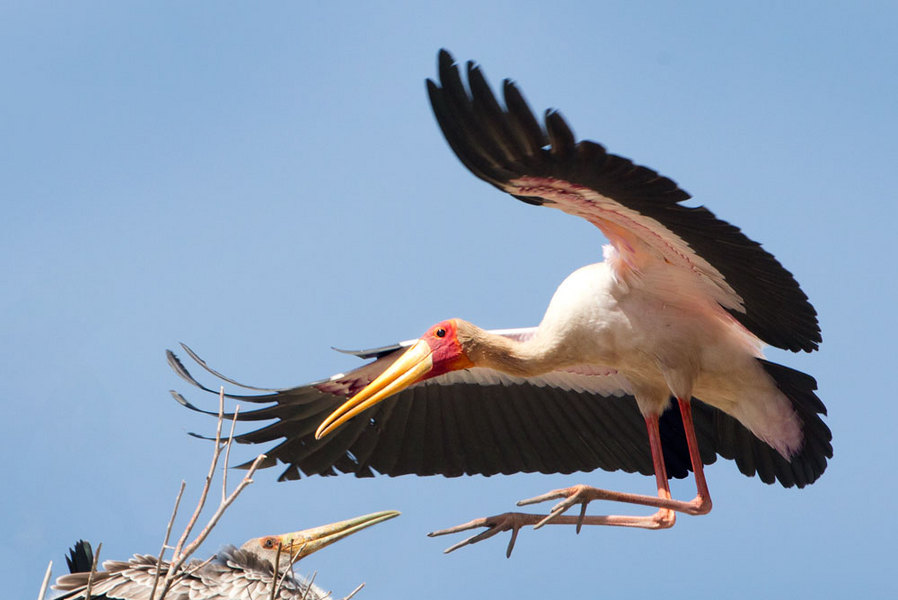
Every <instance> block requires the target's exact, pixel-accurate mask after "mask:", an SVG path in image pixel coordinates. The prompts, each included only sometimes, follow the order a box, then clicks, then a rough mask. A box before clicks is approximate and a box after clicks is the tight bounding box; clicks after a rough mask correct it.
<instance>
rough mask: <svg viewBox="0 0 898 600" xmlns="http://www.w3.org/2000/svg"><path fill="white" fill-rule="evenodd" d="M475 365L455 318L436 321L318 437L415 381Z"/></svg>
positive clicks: (337, 413) (324, 424) (333, 415)
mask: <svg viewBox="0 0 898 600" xmlns="http://www.w3.org/2000/svg"><path fill="white" fill-rule="evenodd" d="M473 366H474V363H472V362H471V360H470V359H469V358H468V357H467V355H466V354H465V351H464V348H462V345H461V342H459V340H458V324H457V322H456V320H455V319H450V320H448V321H442V322H441V323H437V324H436V325H434V326H433V327H431V328H430V329H428V330H427V332H426V333H425V334H424V335H423V336H421V337H420V338H419V339H418V341H417V342H415V343H414V344H412V346H411V347H410V348H409V349H408V350H406V351H405V353H403V354H402V355H400V357H399V358H397V359H396V362H394V363H393V364H392V365H390V366H389V367H388V368H387V369H386V370H385V371H384V372H383V373H381V374H380V376H379V377H377V379H375V380H374V381H372V382H371V383H369V384H368V385H367V386H366V387H365V388H363V389H362V391H360V392H359V393H358V394H356V395H355V396H353V397H352V398H350V399H349V400H347V401H346V402H345V403H343V405H341V406H340V408H338V409H337V410H335V411H334V412H333V413H331V414H330V416H328V417H327V418H326V419H325V420H324V422H322V423H321V425H320V426H319V427H318V430H317V431H316V432H315V439H321V438H323V437H324V436H326V435H327V434H329V433H330V432H331V431H333V430H334V429H336V428H337V427H339V426H340V425H342V424H343V423H345V422H346V421H348V420H349V419H351V418H352V417H354V416H356V415H357V414H359V413H361V412H362V411H365V410H367V409H369V408H371V407H372V406H374V405H375V404H377V403H378V402H382V401H384V400H386V399H387V398H389V397H390V396H392V395H393V394H396V393H398V392H401V391H402V390H404V389H405V388H407V387H408V386H410V385H412V384H415V383H418V382H419V381H424V380H425V379H430V378H431V377H436V376H438V375H442V374H443V373H448V372H449V371H457V370H460V369H467V368H470V367H473Z"/></svg>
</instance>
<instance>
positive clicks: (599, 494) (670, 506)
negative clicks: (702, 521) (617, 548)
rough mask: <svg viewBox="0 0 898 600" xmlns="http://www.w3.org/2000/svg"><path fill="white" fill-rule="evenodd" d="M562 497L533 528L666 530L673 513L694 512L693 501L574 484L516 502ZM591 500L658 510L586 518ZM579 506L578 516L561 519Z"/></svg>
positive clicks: (578, 531) (673, 519) (528, 503)
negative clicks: (641, 514) (568, 526)
mask: <svg viewBox="0 0 898 600" xmlns="http://www.w3.org/2000/svg"><path fill="white" fill-rule="evenodd" d="M558 498H561V499H562V500H561V502H559V503H558V504H556V505H555V506H553V507H552V510H551V511H550V512H549V514H548V515H546V516H545V517H544V518H542V519H541V520H540V521H539V522H538V523H536V525H534V527H533V528H534V529H539V528H540V527H542V526H543V525H548V524H559V525H560V524H565V523H570V522H571V520H572V519H576V520H575V521H574V522H575V523H576V525H577V533H580V528H581V527H582V526H583V525H613V526H620V527H640V528H643V529H669V528H670V527H673V526H674V524H675V523H676V519H677V517H676V514H675V513H674V511H675V510H679V511H681V512H689V513H690V514H694V513H693V506H692V505H693V504H694V503H695V501H693V502H679V501H677V500H671V499H670V496H669V495H667V497H666V498H665V497H661V498H659V497H655V496H643V495H641V494H628V493H625V492H614V491H611V490H603V489H601V488H594V487H590V486H588V485H582V484H580V485H574V486H571V487H567V488H560V489H557V490H552V491H551V492H547V493H545V494H542V495H540V496H534V497H533V498H528V499H526V500H521V501H519V502H518V506H527V505H530V504H538V503H540V502H546V501H548V500H556V499H558ZM593 500H612V501H616V502H628V503H632V504H641V505H643V506H654V507H656V508H657V509H658V510H657V511H656V512H655V513H654V514H652V515H649V516H644V517H631V516H624V515H604V516H586V505H587V504H589V503H590V502H592V501H593ZM576 504H579V505H580V514H579V515H578V516H577V517H576V518H574V517H562V515H563V514H564V513H565V512H566V511H567V510H568V509H569V508H571V507H572V506H574V505H576Z"/></svg>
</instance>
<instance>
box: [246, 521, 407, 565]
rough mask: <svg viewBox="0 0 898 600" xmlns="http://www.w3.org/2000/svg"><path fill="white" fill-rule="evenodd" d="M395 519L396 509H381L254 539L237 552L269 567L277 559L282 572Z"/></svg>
mask: <svg viewBox="0 0 898 600" xmlns="http://www.w3.org/2000/svg"><path fill="white" fill-rule="evenodd" d="M397 516H399V513H398V512H397V511H395V510H384V511H381V512H376V513H371V514H370V515H364V516H361V517H356V518H354V519H347V520H345V521H339V522H337V523H331V524H330V525H322V526H321V527H315V528H312V529H304V530H302V531H294V532H293V533H285V534H282V535H267V536H264V537H258V538H253V539H251V540H249V541H248V542H246V543H245V544H243V545H242V546H241V547H240V549H241V550H247V551H249V552H252V553H253V554H255V555H256V556H258V557H259V558H261V559H262V560H264V561H267V562H269V563H271V564H272V565H273V564H274V563H275V560H278V570H284V569H286V568H288V567H289V566H290V565H292V564H293V563H295V562H296V561H298V560H299V559H301V558H303V557H305V556H308V555H309V554H312V553H313V552H317V551H318V550H321V549H322V548H324V547H325V546H329V545H330V544H333V543H334V542H336V541H337V540H340V539H343V538H345V537H346V536H348V535H352V534H353V533H356V532H357V531H361V530H362V529H365V528H366V527H371V526H372V525H376V524H377V523H380V522H381V521H386V520H387V519H392V518H393V517H397ZM278 548H280V557H279V558H278Z"/></svg>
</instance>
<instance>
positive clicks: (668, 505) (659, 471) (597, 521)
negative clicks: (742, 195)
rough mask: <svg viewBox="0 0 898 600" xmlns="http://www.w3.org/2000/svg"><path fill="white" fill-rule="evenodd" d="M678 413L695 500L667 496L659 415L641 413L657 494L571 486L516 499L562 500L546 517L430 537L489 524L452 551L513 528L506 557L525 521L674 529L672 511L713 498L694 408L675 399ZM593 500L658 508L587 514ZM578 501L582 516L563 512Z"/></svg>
mask: <svg viewBox="0 0 898 600" xmlns="http://www.w3.org/2000/svg"><path fill="white" fill-rule="evenodd" d="M678 404H679V409H680V413H681V414H682V416H683V429H684V430H685V432H686V443H687V445H688V447H689V458H690V461H691V463H692V470H693V472H694V473H695V484H696V489H697V493H696V496H695V498H694V499H692V500H690V501H688V502H686V501H682V500H673V499H671V497H670V486H669V484H668V480H667V469H666V468H665V466H664V454H663V452H662V450H661V434H660V432H659V430H658V415H648V416H646V417H645V423H646V429H647V431H648V435H649V446H650V448H651V451H652V463H653V466H654V469H655V482H656V484H657V488H658V495H657V496H646V495H643V494H630V493H626V492H615V491H611V490H604V489H600V488H594V487H589V486H585V485H575V486H572V487H569V488H563V489H559V490H554V491H552V492H549V493H547V494H543V495H541V496H537V497H535V498H530V499H528V500H522V501H520V502H518V505H519V506H525V505H528V504H536V503H538V502H544V501H546V500H554V499H557V498H563V500H562V501H561V502H559V503H558V504H557V505H555V506H554V507H553V508H552V511H551V512H550V513H549V514H548V515H545V516H544V515H534V514H528V513H518V512H509V513H504V514H501V515H495V516H493V517H486V518H481V519H475V520H473V521H470V522H469V523H465V524H463V525H458V526H456V527H450V528H448V529H442V530H440V531H435V532H432V533H430V534H428V535H430V536H438V535H447V534H450V533H458V532H460V531H466V530H471V529H475V528H477V527H488V528H489V529H487V530H486V531H484V532H482V533H479V534H477V535H475V536H472V537H470V538H468V539H466V540H463V541H462V542H459V543H458V544H455V545H454V546H452V547H450V548H448V549H447V550H446V552H452V551H453V550H456V549H458V548H461V547H463V546H467V545H469V544H474V543H477V542H479V541H482V540H485V539H487V538H490V537H492V536H494V535H496V534H497V533H500V532H502V531H511V532H512V536H511V540H510V542H509V544H508V549H507V552H506V556H510V555H511V551H512V549H513V548H514V543H515V540H516V539H517V534H518V530H519V529H520V528H521V527H523V526H525V525H534V528H539V527H542V526H543V525H571V524H575V525H576V526H577V532H578V533H579V531H580V528H581V526H582V525H612V526H618V527H639V528H643V529H667V528H669V527H673V525H674V523H676V514H675V512H674V511H676V512H682V513H686V514H690V515H703V514H707V513H708V512H709V511H710V510H711V497H710V495H709V493H708V485H707V483H706V481H705V473H704V469H703V464H702V461H701V455H700V454H699V451H698V441H697V440H696V437H695V428H694V425H693V421H692V409H691V405H690V404H689V401H684V400H679V399H678ZM593 500H612V501H617V502H626V503H629V504H639V505H643V506H653V507H655V508H657V509H658V510H657V511H656V512H655V513H654V514H652V515H647V516H628V515H591V516H587V515H586V505H587V504H589V502H591V501H593ZM575 504H580V505H581V508H580V515H579V516H578V517H573V516H567V515H563V513H564V512H565V511H567V510H568V509H569V508H570V507H571V506H573V505H575Z"/></svg>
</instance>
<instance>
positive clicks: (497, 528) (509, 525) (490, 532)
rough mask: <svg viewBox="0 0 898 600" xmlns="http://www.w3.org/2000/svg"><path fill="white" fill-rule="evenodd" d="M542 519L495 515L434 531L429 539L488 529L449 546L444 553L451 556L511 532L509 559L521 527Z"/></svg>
mask: <svg viewBox="0 0 898 600" xmlns="http://www.w3.org/2000/svg"><path fill="white" fill-rule="evenodd" d="M542 519H543V515H531V514H527V513H519V512H507V513H502V514H501V515H493V516H492V517H482V518H480V519H474V520H473V521H469V522H467V523H462V524H461V525H456V526H455V527H448V528H446V529H440V530H439V531H432V532H430V533H428V534H427V535H428V536H429V537H436V536H439V535H449V534H452V533H459V532H461V531H471V530H472V529H477V528H479V527H486V528H487V530H486V531H481V532H480V533H478V534H475V535H472V536H471V537H469V538H467V539H464V540H462V541H460V542H459V543H457V544H454V545H452V546H449V547H448V548H446V549H445V550H444V551H443V552H445V553H446V554H449V553H450V552H452V551H454V550H458V549H459V548H463V547H464V546H469V545H471V544H476V543H477V542H482V541H483V540H486V539H489V538H491V537H493V536H494V535H496V534H497V533H502V532H503V531H511V539H510V540H508V548H506V550H505V557H506V558H509V557H511V551H512V550H514V543H515V541H517V539H518V531H520V529H521V527H524V526H526V525H534V524H536V523H538V522H540V521H541V520H542Z"/></svg>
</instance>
